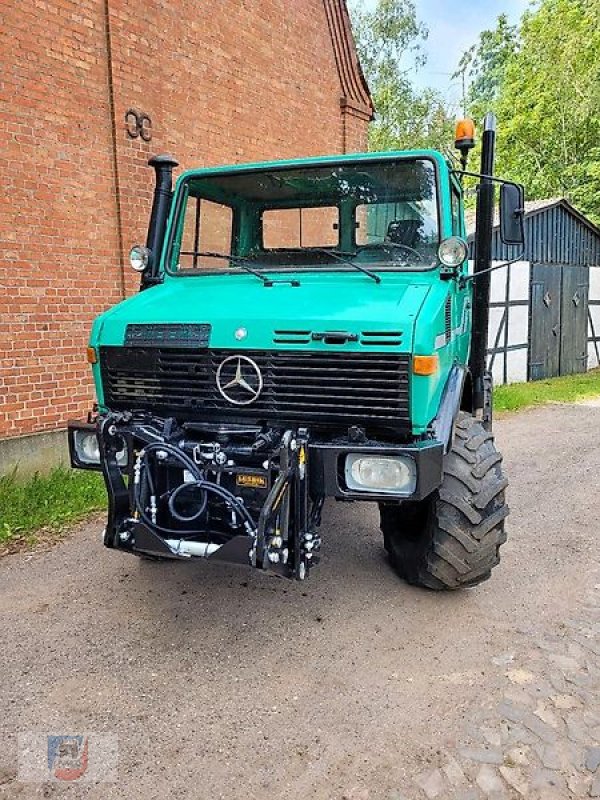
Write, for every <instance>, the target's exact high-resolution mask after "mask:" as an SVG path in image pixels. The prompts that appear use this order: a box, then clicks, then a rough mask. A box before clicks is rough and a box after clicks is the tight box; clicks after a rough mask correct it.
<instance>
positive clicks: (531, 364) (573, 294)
mask: <svg viewBox="0 0 600 800" xmlns="http://www.w3.org/2000/svg"><path fill="white" fill-rule="evenodd" d="M470 240H471V241H472V233H471V237H470ZM525 240H526V244H525V252H524V255H523V260H522V261H518V262H517V263H515V264H512V265H511V266H509V267H503V268H500V269H498V270H496V271H495V272H493V273H492V285H491V297H490V306H491V309H490V333H489V341H488V353H489V359H490V361H489V363H490V366H491V369H492V372H493V374H494V379H495V381H496V383H512V382H515V381H526V380H539V379H542V378H547V377H555V376H557V375H569V374H573V373H575V372H585V371H586V370H587V369H592V368H594V367H597V366H600V229H599V228H598V227H597V226H596V225H594V224H593V223H592V222H591V221H590V220H589V219H587V217H585V216H584V215H583V214H581V213H580V212H579V211H578V210H577V209H576V208H574V206H572V205H571V203H569V202H568V201H567V200H564V199H552V200H537V201H533V202H528V203H527V204H526V212H525ZM492 252H493V258H494V263H496V264H499V263H502V262H503V261H507V260H509V259H511V258H514V257H515V255H516V254H515V251H514V248H512V249H511V248H508V247H506V245H504V244H503V243H502V241H501V240H500V233H499V229H498V227H495V228H494V234H493V249H492Z"/></svg>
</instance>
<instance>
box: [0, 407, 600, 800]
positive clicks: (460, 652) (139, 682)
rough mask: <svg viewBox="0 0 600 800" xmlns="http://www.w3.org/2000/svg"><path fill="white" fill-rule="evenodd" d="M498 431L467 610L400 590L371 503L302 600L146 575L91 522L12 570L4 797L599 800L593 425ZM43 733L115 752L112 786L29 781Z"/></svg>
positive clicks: (524, 422) (551, 423) (327, 545)
mask: <svg viewBox="0 0 600 800" xmlns="http://www.w3.org/2000/svg"><path fill="white" fill-rule="evenodd" d="M496 432H497V439H498V443H499V446H500V448H501V449H502V450H503V451H504V453H505V464H506V468H507V471H508V472H509V476H510V480H511V489H510V496H509V500H510V505H511V507H512V515H511V517H510V518H509V541H508V543H507V544H506V545H505V547H504V548H503V561H502V564H501V565H500V567H499V568H498V569H497V570H496V571H495V573H494V576H493V578H492V580H491V581H489V582H488V583H486V584H484V585H483V586H481V587H479V588H477V589H474V590H470V591H465V592H462V593H457V594H444V595H438V594H432V593H429V592H425V591H421V590H418V589H415V588H412V587H409V586H407V585H406V584H404V583H402V582H401V581H400V580H399V579H398V578H397V577H396V576H395V574H394V573H393V572H392V571H391V569H390V567H389V566H388V564H387V562H386V560H385V558H384V554H383V550H382V545H381V537H380V534H379V531H378V524H377V523H378V520H377V515H376V511H375V509H374V508H372V507H371V506H367V505H365V506H362V505H358V504H356V505H345V504H333V503H332V504H331V505H330V506H329V508H328V510H327V513H326V514H325V518H324V523H323V529H322V530H323V536H324V557H323V560H322V562H321V565H320V566H319V567H318V569H315V570H314V571H313V573H312V575H311V578H310V580H309V581H308V582H306V583H304V584H299V583H291V582H290V583H289V582H283V581H280V580H278V579H274V578H269V577H267V576H264V575H260V574H256V573H254V574H253V573H251V572H250V571H247V570H240V569H235V568H231V567H228V566H223V565H217V564H208V563H200V564H189V565H188V564H184V565H181V564H173V565H171V564H154V563H149V562H139V561H138V560H137V559H135V558H132V557H128V556H125V555H122V554H118V553H113V552H110V551H108V550H105V549H104V548H103V547H102V546H101V544H100V531H99V526H98V524H97V523H94V524H93V525H87V526H83V527H82V528H81V529H80V530H79V531H77V532H76V533H75V534H74V535H73V536H72V537H70V538H68V539H67V540H65V541H63V542H61V543H59V544H58V545H57V546H56V547H55V548H53V549H52V550H50V551H49V552H39V553H37V552H36V553H34V554H26V553H22V554H17V555H12V556H8V557H6V558H4V559H2V560H0V676H1V684H0V700H1V704H0V798H9V797H10V798H12V797H18V798H28V797H62V796H66V797H90V798H103V799H104V798H140V799H141V800H146V799H147V798H148V799H149V798H166V797H178V798H184V797H186V798H187V797H190V798H198V799H199V800H214V798H221V797H222V798H226V799H227V800H238V798H239V799H240V800H241V798H244V800H253V798H256V799H257V800H258V799H259V798H260V800H275V798H283V797H285V798H289V799H290V800H296V799H297V798H298V800H299V799H300V798H302V800H304V799H305V798H306V799H307V800H309V799H314V800H325V798H327V800H329V799H330V798H331V800H342V798H344V797H345V798H351V799H352V800H366V799H367V798H368V800H417V799H418V800H421V799H422V798H430V799H431V798H436V797H437V798H441V800H451V799H454V798H456V799H457V800H458V799H459V798H460V800H474V799H475V798H484V797H487V798H490V800H493V799H495V800H501V799H502V798H519V797H527V798H536V799H538V798H539V800H545V799H546V798H557V799H558V798H560V800H565V798H583V797H587V796H590V794H591V796H600V774H598V773H597V772H596V770H597V767H598V765H596V766H594V765H595V758H594V752H595V751H594V748H596V747H598V746H599V745H600V645H599V644H598V642H599V641H600V577H599V567H600V554H599V548H598V533H599V525H598V507H599V501H600V492H599V491H598V476H599V474H600V408H599V407H594V406H593V405H578V406H553V407H546V408H542V409H537V410H533V411H529V412H524V413H521V414H518V415H514V416H507V417H505V418H504V419H501V420H499V421H498V423H497V426H496ZM32 731H33V732H48V733H78V732H81V733H83V732H90V733H92V734H93V733H94V732H95V733H106V734H111V735H112V736H114V737H117V739H118V750H119V761H118V776H117V780H116V781H114V782H111V783H103V784H80V783H78V784H71V785H65V784H61V783H46V784H35V783H25V782H22V781H19V780H18V775H17V768H18V749H19V748H18V735H20V734H26V733H28V732H32ZM598 761H599V763H600V754H599V755H598ZM596 788H597V790H598V795H595V794H594V792H595V790H596Z"/></svg>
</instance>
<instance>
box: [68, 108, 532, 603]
mask: <svg viewBox="0 0 600 800" xmlns="http://www.w3.org/2000/svg"><path fill="white" fill-rule="evenodd" d="M495 137H496V133H495V119H494V118H493V116H492V115H488V117H486V121H485V130H484V133H483V141H482V168H481V174H479V175H478V179H479V184H478V200H477V206H478V208H477V233H476V236H475V254H474V264H475V266H474V270H473V272H472V273H471V272H470V271H469V267H468V263H469V262H468V246H467V241H466V231H465V222H464V192H463V180H464V176H465V175H469V174H471V173H467V172H466V171H465V170H466V158H467V154H468V151H469V149H470V148H471V147H472V146H473V144H474V142H473V132H472V130H471V127H470V125H468V124H466V125H465V124H462V125H461V126H459V133H458V139H457V143H456V144H457V147H458V148H459V150H460V151H461V154H462V156H463V158H462V167H460V166H458V164H457V163H455V162H454V160H453V159H452V160H451V159H449V157H448V156H444V155H442V154H441V153H439V152H434V151H413V152H386V153H368V154H358V155H336V156H328V157H321V158H305V159H301V160H295V161H280V162H271V163H260V164H243V165H236V166H227V167H218V168H207V169H193V170H189V171H187V172H184V173H183V174H182V175H180V177H179V178H178V180H177V183H176V185H175V188H174V190H173V188H172V171H173V168H174V167H175V166H177V164H176V162H175V161H174V160H173V159H172V158H171V157H170V156H157V157H155V158H153V159H151V161H150V164H151V165H152V166H153V167H154V169H155V171H156V187H155V194H154V201H153V207H152V215H151V220H150V224H149V230H148V240H147V243H146V246H144V247H141V246H136V247H134V248H133V249H132V251H131V264H132V267H133V268H134V269H136V270H138V271H139V272H140V273H141V286H140V292H139V293H138V294H137V295H135V296H134V297H131V298H129V299H127V300H125V301H123V302H122V303H120V304H119V305H117V306H115V307H113V308H111V309H109V310H108V311H106V312H105V313H104V314H102V315H101V316H99V317H98V318H97V319H96V321H95V322H94V325H93V329H92V332H91V338H90V341H89V347H88V360H89V361H90V362H91V364H92V370H93V376H94V381H95V387H96V395H97V407H96V408H95V410H94V412H92V413H91V414H90V416H89V418H88V421H87V422H79V423H71V424H70V426H69V443H70V453H71V461H72V464H73V466H75V467H78V468H83V469H99V470H101V471H102V472H103V474H104V479H105V482H106V488H107V491H108V500H109V505H108V521H107V525H106V530H105V533H104V543H105V545H106V546H107V547H111V548H116V549H120V550H124V551H127V552H129V553H132V554H135V555H138V556H142V557H146V558H154V559H181V560H189V559H194V558H207V559H214V560H221V561H223V560H224V561H229V562H237V563H242V564H247V565H250V566H252V567H256V568H257V569H261V570H266V571H270V572H274V573H277V574H279V575H283V576H288V577H295V578H297V579H299V580H303V579H304V578H305V577H306V576H307V575H308V572H309V570H310V568H311V567H312V566H314V565H315V564H316V563H317V562H318V560H319V553H320V550H321V531H320V523H321V512H322V509H323V505H324V503H325V501H326V500H327V499H329V498H335V499H336V500H338V501H352V502H366V501H370V502H375V503H378V504H379V508H380V514H381V528H382V532H383V543H384V546H385V548H386V550H387V552H388V553H389V557H390V561H391V563H392V565H393V566H394V567H395V569H396V570H397V571H398V573H399V574H400V575H401V576H402V577H403V578H405V579H406V580H408V581H409V582H411V583H414V584H418V585H421V586H425V587H429V588H431V589H457V588H461V587H467V586H473V585H475V584H477V583H479V582H481V581H483V580H485V579H486V578H488V577H489V575H490V572H491V570H492V568H493V567H494V566H495V565H496V564H497V563H498V560H499V555H498V551H499V548H500V546H501V545H502V543H503V542H504V541H505V539H506V534H505V529H504V525H505V518H506V516H507V513H508V509H507V505H506V502H505V488H506V485H507V480H506V478H505V477H504V474H503V472H502V469H501V460H502V459H501V455H500V454H499V453H498V451H497V450H496V448H495V445H494V440H493V436H492V432H491V426H492V403H491V396H492V383H491V377H490V375H489V373H488V372H487V370H486V346H487V335H488V305H489V303H488V300H489V280H490V270H491V262H490V248H491V235H492V219H493V211H494V202H495V188H494V187H495V186H496V185H497V184H500V186H501V190H500V207H501V209H500V210H501V231H502V236H503V239H504V241H505V242H506V243H508V244H510V245H513V246H515V247H516V248H517V249H519V245H521V244H522V240H523V225H522V209H523V190H522V187H520V186H518V185H516V184H513V183H509V182H505V181H500V180H499V179H497V178H495V177H494V175H493V169H494V150H495ZM323 534H324V536H323V539H324V546H327V531H324V532H323ZM348 535H352V534H351V532H349V534H348Z"/></svg>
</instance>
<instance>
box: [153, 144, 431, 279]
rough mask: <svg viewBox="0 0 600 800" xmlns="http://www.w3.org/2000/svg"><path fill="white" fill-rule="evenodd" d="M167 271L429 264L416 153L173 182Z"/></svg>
mask: <svg viewBox="0 0 600 800" xmlns="http://www.w3.org/2000/svg"><path fill="white" fill-rule="evenodd" d="M182 191H183V192H184V195H183V200H184V201H183V203H182V204H180V209H179V215H178V218H177V220H176V225H175V236H174V240H173V243H172V247H171V248H170V255H169V257H168V269H169V271H170V272H176V273H179V274H206V273H214V272H221V271H232V270H238V269H239V268H240V267H242V268H245V269H250V268H251V270H252V271H254V270H256V271H259V272H261V273H262V271H263V270H264V271H268V272H270V273H272V272H274V271H278V270H290V269H292V270H294V269H295V270H298V269H299V270H318V269H332V268H335V269H346V270H350V269H352V268H353V267H354V268H356V269H362V270H363V271H365V270H367V269H368V270H376V271H380V270H390V269H393V270H406V269H431V268H432V267H434V266H435V265H436V263H437V248H438V245H439V225H438V201H437V188H436V175H435V167H434V165H433V162H431V161H429V160H426V159H415V160H397V161H385V162H356V163H348V164H337V165H327V166H325V165H323V166H311V167H306V168H303V167H297V168H294V169H273V170H270V171H247V172H243V171H240V172H239V173H235V172H231V173H222V174H216V175H208V176H205V177H197V178H196V177H191V178H189V179H188V180H187V181H186V182H185V183H184V184H183V186H182Z"/></svg>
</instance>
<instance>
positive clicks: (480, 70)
mask: <svg viewBox="0 0 600 800" xmlns="http://www.w3.org/2000/svg"><path fill="white" fill-rule="evenodd" d="M518 48H519V31H518V27H517V26H516V25H511V24H510V23H509V21H508V17H507V16H506V14H501V15H500V16H499V17H498V20H497V22H496V27H495V28H494V29H493V30H486V31H482V33H481V34H480V37H479V42H478V43H477V44H475V45H473V47H471V48H470V49H469V50H467V52H466V53H465V54H464V55H463V57H462V58H461V60H460V63H459V65H458V69H457V70H456V72H455V74H454V75H453V77H454V78H459V77H461V76H468V77H469V79H470V85H469V89H468V91H467V95H466V101H467V107H468V108H469V113H470V114H471V115H472V116H474V117H475V118H477V119H478V118H479V117H482V116H483V115H484V114H485V113H486V111H489V110H490V108H492V107H493V106H494V105H495V104H496V103H497V101H498V98H499V96H500V90H501V88H502V85H503V82H504V75H505V72H506V67H507V64H508V62H509V61H510V60H511V58H513V56H514V55H515V54H516V53H517V51H518Z"/></svg>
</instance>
